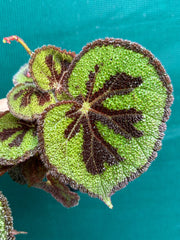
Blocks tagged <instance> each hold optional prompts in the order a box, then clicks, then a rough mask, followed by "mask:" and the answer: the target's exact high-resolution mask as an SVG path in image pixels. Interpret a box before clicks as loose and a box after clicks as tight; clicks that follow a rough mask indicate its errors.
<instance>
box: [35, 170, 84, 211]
mask: <svg viewBox="0 0 180 240" xmlns="http://www.w3.org/2000/svg"><path fill="white" fill-rule="evenodd" d="M46 177H47V180H48V181H47V182H40V183H37V184H35V185H34V187H36V188H40V189H42V190H44V191H46V192H48V193H50V194H51V195H52V196H53V197H54V198H55V199H56V200H57V201H58V202H60V203H61V204H62V205H63V206H64V207H67V208H70V207H75V206H77V205H78V204H79V196H78V194H77V193H75V192H72V191H71V190H70V189H69V187H68V186H66V185H65V184H64V183H62V182H60V181H59V180H58V179H57V178H55V177H53V176H52V175H51V174H47V176H46Z"/></svg>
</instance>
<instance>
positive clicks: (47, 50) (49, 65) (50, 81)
mask: <svg viewBox="0 0 180 240" xmlns="http://www.w3.org/2000/svg"><path fill="white" fill-rule="evenodd" d="M74 57H75V53H71V52H67V51H66V50H61V49H60V48H57V47H55V46H51V45H49V46H43V47H42V48H38V49H36V50H35V52H34V53H33V54H32V56H31V59H30V61H29V70H30V74H31V76H32V78H33V80H34V82H35V84H36V86H37V88H39V89H40V90H41V91H49V90H55V89H56V90H57V89H61V83H60V80H61V78H62V76H63V74H64V72H65V71H66V70H67V68H68V67H69V64H70V63H71V61H72V60H73V58H74Z"/></svg>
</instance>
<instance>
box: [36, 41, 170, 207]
mask: <svg viewBox="0 0 180 240" xmlns="http://www.w3.org/2000/svg"><path fill="white" fill-rule="evenodd" d="M63 85H64V86H63V88H64V90H65V93H66V94H67V95H68V96H71V99H72V100H68V101H61V102H60V103H57V104H55V105H51V106H49V107H48V108H47V109H46V110H45V112H44V113H43V114H42V116H41V118H40V119H39V122H38V138H39V142H40V147H41V155H42V160H43V161H44V163H45V165H46V166H47V167H48V168H49V169H51V173H52V174H53V175H54V176H57V178H59V179H62V181H65V182H66V183H69V184H70V185H71V187H73V188H79V189H80V190H81V191H83V192H88V193H89V194H90V195H91V196H95V197H99V198H100V199H101V200H103V201H104V202H105V203H106V204H107V205H108V206H109V207H110V208H112V204H111V201H110V196H111V195H112V194H113V193H114V192H116V191H117V190H119V189H121V188H123V187H125V186H126V185H127V184H128V182H130V181H132V180H134V179H135V178H136V177H138V176H140V175H141V174H142V173H143V172H144V171H146V170H147V168H148V167H149V165H150V163H151V162H152V161H153V160H154V159H155V157H156V156H157V151H158V150H159V149H160V146H161V139H162V138H163V132H164V130H165V126H166V125H165V122H166V121H167V119H168V117H169V115H170V109H169V107H170V106H171V104H172V101H173V97H172V86H171V83H170V79H169V77H168V75H167V74H166V73H165V70H164V68H163V67H162V65H161V64H160V62H159V61H158V60H156V59H155V58H154V56H153V55H152V54H151V53H150V52H149V51H147V50H145V49H143V48H142V47H141V46H139V45H138V44H135V43H131V42H128V41H123V40H121V39H105V40H97V41H95V42H93V43H92V44H89V45H87V46H86V47H84V48H83V51H82V52H81V53H80V54H79V55H77V56H76V58H75V59H74V61H73V62H72V64H71V65H70V67H69V69H68V71H67V73H66V74H65V76H64V78H63Z"/></svg>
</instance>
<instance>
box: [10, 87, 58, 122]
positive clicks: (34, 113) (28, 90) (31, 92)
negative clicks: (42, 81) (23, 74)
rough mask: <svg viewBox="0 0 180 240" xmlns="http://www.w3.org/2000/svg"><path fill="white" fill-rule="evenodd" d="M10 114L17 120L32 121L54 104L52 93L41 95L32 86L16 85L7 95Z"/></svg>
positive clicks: (41, 93)
mask: <svg viewBox="0 0 180 240" xmlns="http://www.w3.org/2000/svg"><path fill="white" fill-rule="evenodd" d="M7 99H8V105H9V110H10V112H11V113H12V114H13V115H14V116H15V117H17V118H20V119H23V120H28V121H34V120H35V119H36V118H37V117H38V116H39V114H41V113H42V112H43V111H44V109H45V108H46V107H48V106H49V105H50V104H53V103H55V102H56V100H55V97H54V95H53V93H48V92H46V93H43V92H40V91H39V90H37V89H36V87H35V86H34V85H28V84H18V85H16V86H15V87H14V88H13V89H12V90H11V91H10V92H9V93H8V95H7Z"/></svg>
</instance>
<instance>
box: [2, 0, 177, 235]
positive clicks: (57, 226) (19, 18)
mask: <svg viewBox="0 0 180 240" xmlns="http://www.w3.org/2000/svg"><path fill="white" fill-rule="evenodd" d="M179 26H180V3H179V0H112V1H110V0H104V1H103V0H99V1H95V0H84V1H83V0H79V1H75V0H61V1H56V0H43V1H36V0H26V1H23V0H0V39H2V38H3V37H7V36H10V35H13V34H17V35H19V36H20V37H22V38H23V39H24V40H25V42H27V44H28V45H29V47H30V48H31V49H32V50H34V49H35V48H37V47H40V46H42V45H44V44H45V45H47V44H54V45H57V46H61V47H62V48H63V49H64V48H65V49H67V50H72V51H76V52H77V53H78V52H79V51H80V50H81V48H82V47H83V46H84V45H85V44H86V43H88V42H91V41H93V40H95V39H98V38H104V37H114V38H123V39H128V40H131V41H135V42H138V43H140V44H141V45H143V46H144V47H146V48H147V49H149V50H150V51H151V52H152V53H153V54H154V55H155V56H156V57H157V58H159V60H160V61H161V62H162V64H163V65H164V66H165V68H166V70H167V72H168V74H169V75H170V77H171V79H172V83H173V86H174V95H175V101H174V104H173V107H172V115H171V118H170V120H169V121H168V128H167V131H166V136H165V138H164V140H163V147H162V150H161V151H160V152H159V154H158V158H157V159H156V160H155V162H153V164H152V166H151V167H150V169H149V170H148V172H146V173H145V174H143V175H142V176H141V177H140V178H138V179H137V180H135V181H134V182H132V183H130V184H129V185H128V187H126V188H125V189H123V190H121V191H119V192H117V193H116V194H115V195H114V196H113V197H112V202H113V205H114V208H113V209H112V210H110V209H108V208H107V207H106V205H104V204H103V203H102V202H101V201H100V200H98V199H92V198H90V197H88V196H87V195H85V194H80V196H81V200H80V205H79V206H78V207H75V208H73V209H65V208H63V207H62V206H61V205H60V204H59V203H57V202H56V201H55V200H54V199H53V198H52V197H51V196H50V195H48V194H46V193H44V192H42V191H40V190H37V189H29V188H28V187H25V186H20V185H18V184H16V183H14V182H12V180H11V179H10V177H9V176H8V175H7V174H5V176H3V177H1V178H0V190H2V191H3V193H4V194H5V195H6V196H7V198H8V200H9V202H10V205H11V208H12V211H13V215H14V223H15V228H16V229H17V230H24V231H28V232H29V234H28V235H24V236H18V237H17V240H18V239H19V240H20V239H22V240H51V239H52V240H59V239H61V240H69V239H72V240H83V239H87V240H88V239H95V240H96V239H103V240H108V239H122V240H133V239H138V240H144V239H146V240H152V239H153V240H156V239H158V240H159V239H163V240H179V239H180V180H179V176H180V155H179V147H180V143H179V142H180V107H179V106H180V81H179V79H180V72H179V58H180V28H179ZM0 56H1V58H0V98H3V97H5V96H6V93H7V92H8V91H9V90H10V89H11V87H12V76H13V75H14V73H15V72H16V71H17V70H18V69H19V67H20V66H21V65H22V64H24V63H26V62H27V61H28V59H29V56H28V54H27V53H26V52H25V50H24V49H23V48H22V46H21V45H19V44H17V43H15V42H13V43H12V44H11V45H8V44H6V45H5V44H3V43H2V44H1V43H0Z"/></svg>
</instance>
